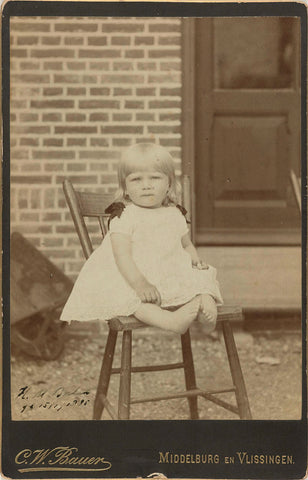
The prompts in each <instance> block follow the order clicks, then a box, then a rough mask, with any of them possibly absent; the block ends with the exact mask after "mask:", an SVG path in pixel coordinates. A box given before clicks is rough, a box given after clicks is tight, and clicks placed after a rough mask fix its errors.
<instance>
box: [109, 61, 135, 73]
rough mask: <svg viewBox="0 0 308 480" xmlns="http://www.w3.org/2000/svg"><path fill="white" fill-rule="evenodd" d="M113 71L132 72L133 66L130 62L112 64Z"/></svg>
mask: <svg viewBox="0 0 308 480" xmlns="http://www.w3.org/2000/svg"><path fill="white" fill-rule="evenodd" d="M113 69H114V71H115V72H117V71H130V70H134V65H133V64H132V62H114V63H113Z"/></svg>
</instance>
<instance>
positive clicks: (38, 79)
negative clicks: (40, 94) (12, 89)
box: [11, 73, 49, 85]
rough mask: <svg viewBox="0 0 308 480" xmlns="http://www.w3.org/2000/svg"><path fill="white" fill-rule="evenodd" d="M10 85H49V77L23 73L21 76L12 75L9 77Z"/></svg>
mask: <svg viewBox="0 0 308 480" xmlns="http://www.w3.org/2000/svg"><path fill="white" fill-rule="evenodd" d="M11 82H12V84H13V85H14V84H16V83H35V84H40V83H49V75H44V74H38V73H23V74H21V75H19V74H16V73H13V74H12V75H11Z"/></svg>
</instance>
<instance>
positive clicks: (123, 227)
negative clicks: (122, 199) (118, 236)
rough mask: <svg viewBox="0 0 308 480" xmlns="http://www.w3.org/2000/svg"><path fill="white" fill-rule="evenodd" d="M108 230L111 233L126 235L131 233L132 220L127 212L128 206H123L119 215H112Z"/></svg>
mask: <svg viewBox="0 0 308 480" xmlns="http://www.w3.org/2000/svg"><path fill="white" fill-rule="evenodd" d="M109 232H110V234H112V233H124V234H126V235H132V233H133V222H132V218H131V215H130V213H129V208H125V209H124V210H123V212H122V214H121V216H120V217H114V218H112V220H111V221H110V226H109Z"/></svg>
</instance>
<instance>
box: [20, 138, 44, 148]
mask: <svg viewBox="0 0 308 480" xmlns="http://www.w3.org/2000/svg"><path fill="white" fill-rule="evenodd" d="M19 144H20V146H21V147H22V146H25V147H36V146H38V144H39V140H38V138H20V140H19Z"/></svg>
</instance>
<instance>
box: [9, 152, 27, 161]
mask: <svg viewBox="0 0 308 480" xmlns="http://www.w3.org/2000/svg"><path fill="white" fill-rule="evenodd" d="M11 157H12V160H13V161H14V160H28V158H29V151H28V150H15V149H14V150H12V151H11Z"/></svg>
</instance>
